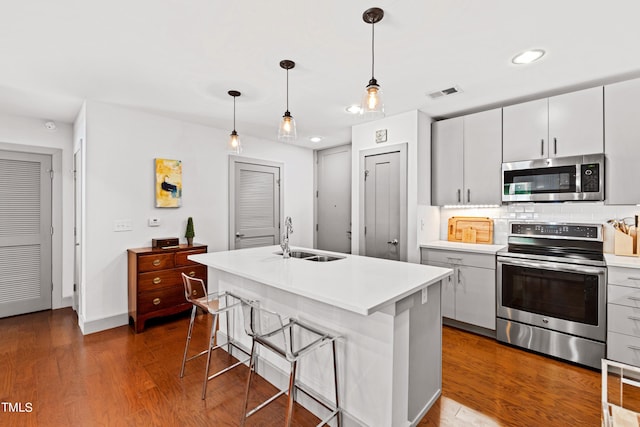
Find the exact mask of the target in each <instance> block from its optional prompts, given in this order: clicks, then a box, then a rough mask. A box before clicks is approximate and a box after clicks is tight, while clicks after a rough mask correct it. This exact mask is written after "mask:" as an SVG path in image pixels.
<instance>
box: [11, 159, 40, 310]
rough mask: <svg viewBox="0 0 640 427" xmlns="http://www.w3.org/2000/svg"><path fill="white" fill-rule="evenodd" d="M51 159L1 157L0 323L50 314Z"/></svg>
mask: <svg viewBox="0 0 640 427" xmlns="http://www.w3.org/2000/svg"><path fill="white" fill-rule="evenodd" d="M50 170H51V156H48V155H41V154H33V153H18V152H11V151H0V201H1V202H0V317H6V316H13V315H16V314H22V313H30V312H33V311H39V310H46V309H50V308H51V289H52V282H51V174H50Z"/></svg>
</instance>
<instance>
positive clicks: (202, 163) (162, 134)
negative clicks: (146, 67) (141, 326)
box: [80, 101, 313, 333]
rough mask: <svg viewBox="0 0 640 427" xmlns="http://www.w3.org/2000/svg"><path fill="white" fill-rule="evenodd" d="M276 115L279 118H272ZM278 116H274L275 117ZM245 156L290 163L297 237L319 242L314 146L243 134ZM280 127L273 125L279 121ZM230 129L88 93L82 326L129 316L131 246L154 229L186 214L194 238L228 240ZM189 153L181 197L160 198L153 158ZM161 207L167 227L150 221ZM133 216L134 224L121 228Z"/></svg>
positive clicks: (298, 241) (289, 202)
mask: <svg viewBox="0 0 640 427" xmlns="http://www.w3.org/2000/svg"><path fill="white" fill-rule="evenodd" d="M274 123H276V124H277V121H276V122H274ZM274 126H275V125H274ZM237 128H238V132H239V133H240V136H241V138H242V144H243V146H244V151H243V153H242V155H243V156H247V157H250V158H255V159H264V160H271V161H277V162H282V163H284V179H283V184H284V214H285V215H290V216H291V217H292V218H293V221H294V225H295V227H294V230H295V232H294V234H293V235H292V236H291V243H292V245H300V246H309V247H311V246H312V245H313V151H312V150H309V149H305V148H300V147H296V146H293V145H285V144H280V143H276V142H272V141H266V140H261V139H256V138H250V137H246V136H244V135H242V123H241V122H239V125H238V126H237ZM274 132H275V130H274ZM228 136H229V130H220V129H214V128H210V127H206V126H202V125H196V124H191V123H186V122H181V121H177V120H172V119H168V118H165V117H161V116H157V115H152V114H149V113H145V112H140V111H136V110H131V109H126V108H123V107H119V106H114V105H109V104H104V103H99V102H93V101H89V102H87V107H86V150H85V151H86V152H85V158H86V164H85V168H84V170H85V174H86V175H85V184H86V191H85V196H86V198H85V201H84V204H85V218H86V227H85V230H84V233H85V234H84V239H85V251H84V253H85V271H84V276H85V281H86V282H85V283H84V289H83V291H84V297H85V301H86V304H85V307H84V310H83V312H84V318H82V319H80V323H81V327H82V329H83V331H84V332H85V333H91V332H94V331H98V330H102V329H106V328H109V327H113V326H117V325H122V324H126V323H127V322H128V307H127V254H126V251H127V248H136V247H146V246H150V245H151V239H152V238H154V237H180V240H181V242H184V240H185V239H184V231H185V227H186V221H187V217H189V216H191V217H193V220H194V226H195V234H196V237H195V239H194V240H195V241H196V242H198V243H204V244H207V245H209V251H219V250H226V249H227V248H228V232H227V228H228V222H229V221H228V155H227V153H226V151H225V150H226V142H227V138H228ZM157 157H160V158H169V159H179V160H182V168H183V169H182V173H183V193H182V207H180V208H173V209H171V208H164V209H160V208H155V207H154V206H155V200H154V179H155V174H154V159H155V158H157ZM151 217H157V218H160V220H161V226H160V227H148V226H147V220H148V219H149V218H151ZM116 220H130V221H131V223H132V226H133V230H132V231H127V232H114V231H113V228H114V221H116Z"/></svg>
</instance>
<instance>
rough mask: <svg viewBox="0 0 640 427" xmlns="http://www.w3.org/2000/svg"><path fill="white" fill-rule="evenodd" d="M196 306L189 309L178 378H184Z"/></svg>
mask: <svg viewBox="0 0 640 427" xmlns="http://www.w3.org/2000/svg"><path fill="white" fill-rule="evenodd" d="M196 310H197V308H196V306H195V305H194V306H193V308H192V309H191V321H190V322H189V331H188V332H187V343H186V344H185V345H184V356H183V357H182V368H181V369H180V378H182V377H184V365H185V364H186V363H187V351H188V350H189V344H190V343H191V332H192V331H193V322H194V320H195V318H196Z"/></svg>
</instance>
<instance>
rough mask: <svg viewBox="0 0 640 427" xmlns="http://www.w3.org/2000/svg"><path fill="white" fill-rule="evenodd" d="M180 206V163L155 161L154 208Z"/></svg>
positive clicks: (167, 160)
mask: <svg viewBox="0 0 640 427" xmlns="http://www.w3.org/2000/svg"><path fill="white" fill-rule="evenodd" d="M181 204H182V161H180V160H170V159H156V208H178V207H180V205H181Z"/></svg>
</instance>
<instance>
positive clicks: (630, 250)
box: [613, 230, 640, 256]
mask: <svg viewBox="0 0 640 427" xmlns="http://www.w3.org/2000/svg"><path fill="white" fill-rule="evenodd" d="M634 231H635V230H634ZM613 232H614V249H613V253H614V254H616V255H623V256H638V252H640V250H639V249H640V247H639V246H640V245H639V244H638V239H637V238H636V236H632V235H629V234H625V233H623V232H621V231H619V230H613Z"/></svg>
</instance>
